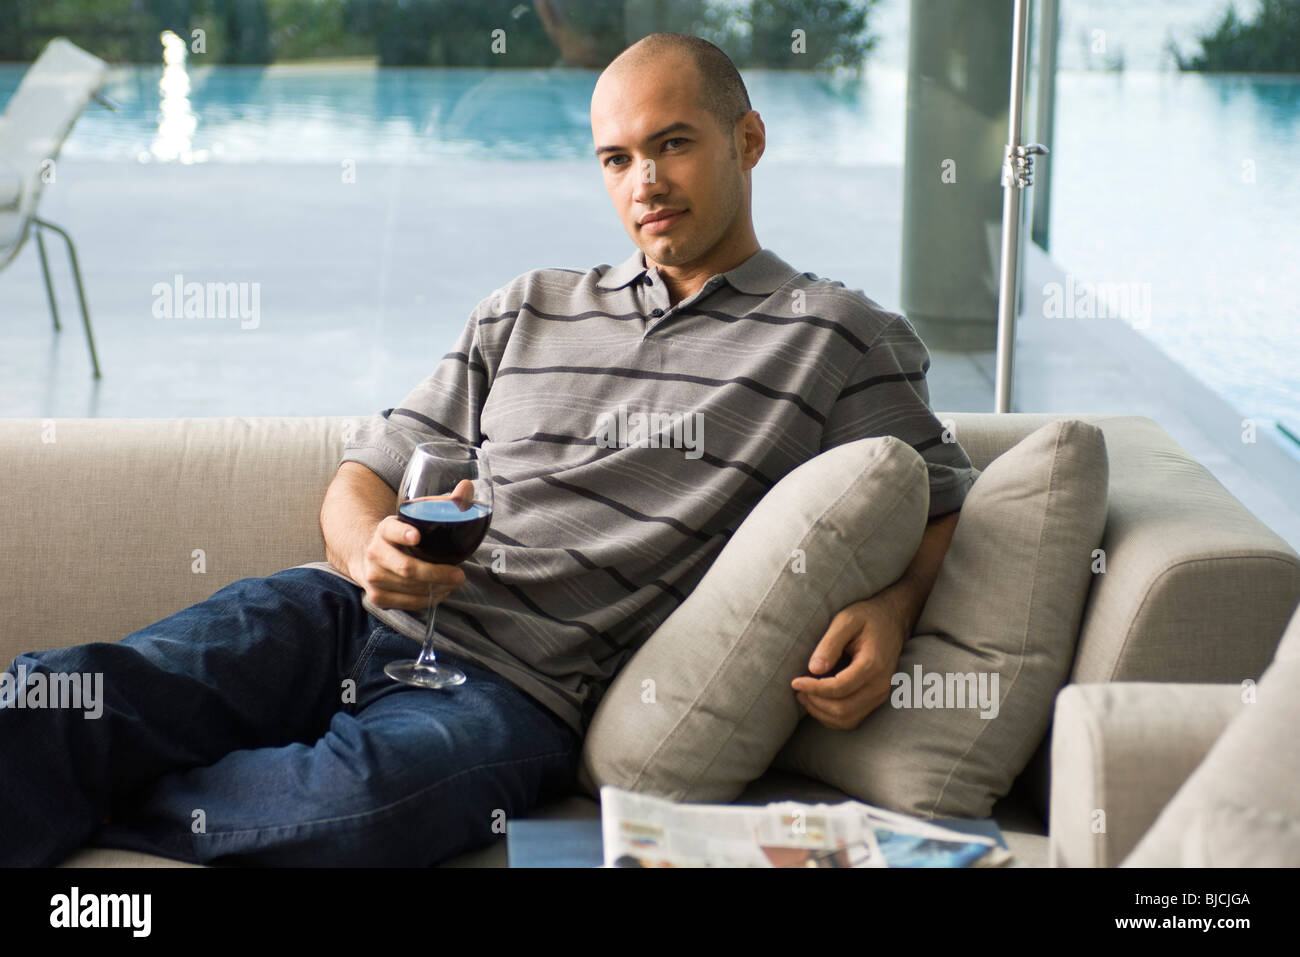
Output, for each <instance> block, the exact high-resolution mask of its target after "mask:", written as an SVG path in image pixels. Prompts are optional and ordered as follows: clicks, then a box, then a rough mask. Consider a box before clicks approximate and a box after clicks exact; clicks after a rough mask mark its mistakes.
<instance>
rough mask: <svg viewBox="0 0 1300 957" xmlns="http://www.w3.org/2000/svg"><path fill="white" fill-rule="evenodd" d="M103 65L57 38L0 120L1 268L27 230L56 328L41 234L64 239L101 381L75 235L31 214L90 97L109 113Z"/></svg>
mask: <svg viewBox="0 0 1300 957" xmlns="http://www.w3.org/2000/svg"><path fill="white" fill-rule="evenodd" d="M107 72H108V66H107V64H105V63H104V61H103V60H101V59H99V58H98V57H96V56H93V55H92V54H89V53H87V52H86V51H85V50H83V49H81V48H80V47H78V46H76V45H74V44H72V43H69V42H68V41H67V40H65V39H63V38H62V37H56V38H55V39H53V40H51V41H50V42H49V43H48V44H46V46H45V49H44V50H42V51H41V55H40V56H39V57H37V58H36V62H35V63H33V64H32V65H31V67H30V68H29V69H28V70H27V72H26V73H25V74H23V79H22V82H21V83H20V84H19V85H18V89H17V90H15V91H14V94H13V96H11V97H10V98H9V103H8V105H7V106H6V107H5V112H4V116H3V117H0V270H3V269H4V267H5V266H7V265H9V263H11V262H13V260H14V259H15V258H16V257H17V256H18V253H19V252H20V251H21V250H22V248H23V243H24V241H25V240H26V239H27V235H28V233H33V232H34V233H35V234H36V248H37V250H38V252H39V253H40V257H41V272H42V274H43V275H44V277H45V293H46V295H47V296H48V297H49V301H50V314H51V316H52V317H53V319H54V328H55V331H59V330H61V329H62V326H61V325H60V324H59V307H58V303H57V302H56V300H55V298H54V283H53V282H52V281H51V280H50V264H49V260H48V258H47V257H46V255H45V240H44V238H43V237H42V235H41V233H42V232H43V230H46V229H48V230H51V231H52V232H55V233H58V234H59V235H60V236H62V237H63V241H64V242H65V243H67V246H68V259H69V261H70V262H71V264H72V276H73V278H74V279H75V280H76V283H77V297H78V299H79V300H80V303H81V321H82V323H83V324H84V325H85V327H86V343H87V345H89V347H90V363H91V367H92V368H93V370H94V375H95V378H96V379H98V378H99V377H100V376H99V357H98V356H97V355H96V354H95V339H94V336H92V335H91V332H90V313H89V312H88V311H87V309H86V291H85V289H84V287H83V286H82V283H81V268H80V267H79V266H78V264H77V250H76V248H75V247H74V246H73V244H72V237H71V236H69V235H68V234H67V232H65V231H64V230H63V229H61V228H60V227H58V226H56V225H54V224H53V223H51V222H48V221H46V220H44V219H41V218H40V217H39V216H37V215H36V209H37V205H38V204H39V203H40V198H41V188H42V187H43V186H44V185H45V183H46V182H47V181H48V177H49V174H50V171H51V170H52V169H53V167H52V165H51V164H52V163H53V161H54V159H55V157H57V156H58V154H59V150H60V149H61V148H62V147H63V141H64V140H65V139H67V137H68V133H69V132H71V131H72V125H73V124H74V123H75V122H76V121H77V117H79V116H80V115H81V112H82V110H84V109H85V108H86V104H87V103H88V102H90V100H91V99H95V100H98V101H99V102H100V103H102V104H103V105H104V106H107V107H108V108H109V109H114V107H113V105H112V104H111V103H109V102H108V101H107V100H106V99H104V98H103V97H102V96H100V94H99V89H100V87H101V86H102V85H103V83H104V77H105V75H106V74H107Z"/></svg>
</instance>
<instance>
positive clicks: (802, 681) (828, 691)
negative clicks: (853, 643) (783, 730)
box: [790, 649, 876, 698]
mask: <svg viewBox="0 0 1300 957" xmlns="http://www.w3.org/2000/svg"><path fill="white" fill-rule="evenodd" d="M874 665H875V662H874V661H873V659H872V657H871V655H870V653H869V652H868V651H866V650H863V649H859V653H858V654H857V655H854V657H853V660H852V661H850V662H849V663H848V665H846V666H845V668H844V670H843V671H838V672H836V673H835V674H833V675H831V676H829V677H827V678H810V677H808V676H807V675H800V676H799V677H797V678H795V679H794V681H792V682H790V687H792V688H794V690H795V691H806V692H808V693H809V694H816V695H821V696H822V697H823V698H847V697H848V696H849V695H852V694H856V693H857V692H858V691H860V690H862V688H864V687H866V685H867V683H868V682H869V681H870V680H871V679H872V677H873V676H874V673H875V670H876V669H875V667H874Z"/></svg>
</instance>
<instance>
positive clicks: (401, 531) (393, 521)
mask: <svg viewBox="0 0 1300 957" xmlns="http://www.w3.org/2000/svg"><path fill="white" fill-rule="evenodd" d="M376 531H378V532H379V536H380V537H381V538H382V539H383V540H384V541H386V542H391V543H393V544H394V545H414V544H416V543H417V542H419V541H420V530H419V529H418V528H416V527H415V526H414V525H412V524H411V523H410V522H404V521H402V520H401V519H400V518H398V517H397V516H396V515H389V516H388V517H387V518H385V519H384V520H383V521H381V522H380V523H379V525H378V526H377V527H376Z"/></svg>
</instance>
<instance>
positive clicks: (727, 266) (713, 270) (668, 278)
mask: <svg viewBox="0 0 1300 957" xmlns="http://www.w3.org/2000/svg"><path fill="white" fill-rule="evenodd" d="M762 248H763V247H762V246H760V245H759V243H758V240H757V239H752V241H751V242H748V243H745V244H744V245H743V246H741V247H739V249H737V250H736V251H735V252H728V253H726V254H724V255H717V256H713V257H710V259H709V260H708V261H707V262H704V263H700V264H692V265H689V266H659V267H658V268H659V275H660V277H661V278H662V279H663V281H664V285H665V286H667V287H668V301H669V302H670V303H671V304H672V305H674V306H675V305H677V304H678V303H679V302H681V301H682V300H683V299H687V298H689V297H690V296H693V295H695V293H697V292H699V290H700V288H701V287H703V285H704V284H705V283H706V282H708V280H709V278H710V277H712V276H718V275H721V274H722V273H724V272H728V271H729V270H732V269H735V268H736V267H737V266H739V265H740V264H741V263H743V262H745V261H746V260H747V259H749V258H750V257H751V256H753V255H754V254H755V253H757V252H758V251H759V250H761V249H762ZM641 259H642V261H643V262H645V263H646V265H647V266H649V265H651V264H652V262H653V261H652V260H651V259H650V257H649V256H646V255H645V254H644V253H642V254H641Z"/></svg>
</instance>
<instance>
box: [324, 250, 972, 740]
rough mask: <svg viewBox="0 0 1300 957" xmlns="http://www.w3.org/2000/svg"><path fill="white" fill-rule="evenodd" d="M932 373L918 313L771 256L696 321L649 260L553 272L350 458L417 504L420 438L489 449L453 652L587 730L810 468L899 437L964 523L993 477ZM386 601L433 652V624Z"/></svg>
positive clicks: (353, 445) (455, 617)
mask: <svg viewBox="0 0 1300 957" xmlns="http://www.w3.org/2000/svg"><path fill="white" fill-rule="evenodd" d="M929 367H930V356H929V353H928V352H927V350H926V348H925V346H924V345H923V344H922V342H921V341H920V339H919V338H918V337H917V335H916V333H915V331H914V330H913V328H912V326H911V325H910V323H908V321H907V320H906V319H905V318H904V317H902V316H900V315H897V314H895V313H891V312H888V311H887V310H885V309H883V308H881V307H880V306H879V305H877V304H876V303H874V302H872V301H871V300H870V299H868V298H867V297H866V296H865V295H864V294H863V293H862V292H860V291H858V290H850V289H846V288H845V287H844V284H843V283H840V282H834V281H831V280H827V279H821V278H819V277H817V276H815V275H813V274H811V273H801V272H799V271H797V270H796V269H794V268H792V267H791V266H790V265H788V264H787V263H786V262H785V261H784V260H782V259H781V258H780V257H779V256H777V255H776V254H775V253H773V252H772V251H771V250H768V249H763V250H760V251H759V252H757V253H755V254H754V255H752V256H751V257H750V258H749V259H747V260H745V262H743V263H741V264H740V265H739V266H736V267H735V268H734V269H731V270H728V271H727V272H725V273H723V274H721V275H715V276H713V277H711V278H710V279H709V280H708V281H707V282H705V283H704V285H703V287H701V288H700V290H699V291H698V292H696V293H695V294H694V295H692V296H689V297H687V298H685V299H683V300H681V301H680V302H678V303H677V304H676V305H673V304H672V303H671V302H670V300H669V294H668V288H667V287H666V286H665V285H664V281H663V279H662V277H661V276H660V275H659V274H658V271H657V270H656V269H653V268H652V269H647V268H646V264H645V260H644V258H643V256H642V254H641V252H640V250H637V251H636V252H634V253H633V254H632V255H631V256H629V257H628V258H627V259H626V260H625V261H624V262H623V263H622V264H620V265H618V266H613V267H611V266H609V265H600V266H596V267H595V268H594V269H590V270H588V271H586V272H583V271H581V270H574V269H537V270H533V271H531V272H528V273H525V274H523V275H520V276H518V277H516V278H515V279H513V280H511V281H510V282H509V283H507V284H506V285H505V286H503V287H502V288H500V289H498V290H496V291H495V292H494V293H493V294H492V295H490V296H488V297H487V298H486V299H484V300H482V301H481V302H480V303H479V304H478V305H477V306H476V307H475V309H474V310H473V312H472V313H471V314H470V317H469V321H468V322H467V323H466V325H465V328H464V330H463V331H462V333H461V335H460V338H459V340H458V341H457V342H456V344H455V346H454V348H453V349H452V350H451V352H449V353H447V355H445V356H444V357H443V358H442V360H441V361H440V362H439V364H438V366H437V368H436V369H434V371H433V374H432V375H430V376H429V377H428V378H427V379H425V380H424V381H423V382H421V383H420V384H419V385H417V386H416V387H415V388H414V389H412V390H411V392H410V393H409V394H408V395H407V396H406V397H405V398H404V399H402V401H401V403H400V404H398V405H397V406H395V407H394V408H391V409H385V410H384V411H382V412H380V413H378V414H376V415H375V416H373V417H372V418H371V419H369V420H368V421H366V422H365V423H364V424H363V425H362V427H361V428H359V429H358V430H357V431H356V432H355V433H354V434H353V436H352V437H351V439H350V440H349V441H348V443H347V444H346V446H345V451H344V454H343V458H342V461H344V462H358V463H360V464H361V465H364V466H366V467H368V468H369V469H371V470H372V471H374V472H375V473H377V474H378V475H379V476H380V477H381V478H383V479H384V481H385V482H387V483H388V484H389V485H390V486H392V487H393V488H394V489H397V488H398V487H399V485H400V482H401V478H402V472H403V469H404V468H405V465H406V462H407V459H408V458H409V456H410V454H411V450H412V449H413V448H414V447H415V445H416V444H418V443H420V442H424V441H429V440H432V439H439V438H454V439H460V440H463V441H465V442H469V443H473V444H475V445H479V446H481V447H482V448H483V449H485V450H487V451H488V461H489V464H490V466H491V469H492V471H493V473H494V489H495V491H494V494H495V511H494V513H493V515H492V521H491V527H490V529H489V531H488V533H487V537H486V538H485V539H484V541H483V544H482V545H481V546H480V547H479V549H478V551H477V552H475V554H474V556H473V557H472V558H471V559H470V560H468V561H467V562H466V563H465V564H464V565H462V566H461V567H462V570H463V571H464V572H465V576H466V582H465V584H464V585H462V586H461V587H460V588H458V589H456V590H455V591H453V592H452V593H451V595H450V596H449V597H448V598H447V599H445V600H444V601H443V602H442V603H441V604H440V605H439V606H438V612H437V632H438V634H437V636H436V638H435V648H436V649H437V650H440V651H446V652H449V653H451V654H453V655H461V656H464V657H467V658H469V659H471V660H473V661H476V662H477V663H479V664H481V665H483V666H485V667H487V668H489V669H491V670H493V671H495V672H497V673H498V674H500V675H502V676H503V677H505V678H506V679H507V680H509V681H511V682H512V683H513V684H515V685H516V686H518V687H519V688H520V689H522V690H523V691H525V692H526V693H528V694H529V695H531V696H533V697H534V698H536V699H537V700H538V701H539V702H540V703H541V704H543V705H544V706H546V707H547V708H548V709H550V710H551V711H552V712H554V713H555V714H556V715H557V716H559V717H560V718H561V719H562V720H563V721H565V722H566V723H567V724H568V725H570V726H571V727H572V728H574V730H576V731H577V732H578V733H579V734H583V733H585V731H586V728H587V726H588V724H589V722H590V720H591V717H592V714H593V712H594V710H595V707H596V704H597V703H598V701H599V700H600V697H601V695H602V694H603V692H604V690H605V687H606V686H607V684H608V683H609V681H610V679H611V678H612V677H613V676H614V674H615V672H617V671H618V669H619V668H620V667H621V666H622V665H623V664H624V663H625V662H626V661H627V660H628V658H630V657H631V655H632V653H633V652H634V651H635V650H636V649H637V647H638V646H640V645H641V644H642V643H643V642H644V641H645V640H646V639H647V638H648V637H649V636H650V635H651V634H652V633H653V632H654V630H655V629H656V628H657V627H658V626H659V624H660V623H662V622H663V621H664V620H665V619H666V618H667V617H668V616H669V615H670V614H671V613H672V612H673V610H674V609H675V608H677V606H678V605H680V604H681V603H682V602H683V601H684V600H685V598H686V596H687V595H689V594H690V592H691V590H692V589H693V588H694V587H695V586H696V584H697V583H698V582H699V580H700V578H701V577H702V576H703V575H704V573H705V571H707V569H708V568H709V565H710V564H711V563H712V561H713V559H714V558H715V557H716V556H717V554H718V552H719V551H720V550H721V548H722V547H723V545H725V544H726V542H727V539H728V538H729V537H730V536H731V534H732V533H733V532H734V531H735V530H736V528H737V527H738V526H739V524H740V523H741V521H743V520H744V518H745V516H746V515H747V514H748V513H749V511H750V510H751V509H752V508H753V507H754V505H755V504H756V503H757V502H758V501H759V499H760V498H762V496H763V494H764V493H765V492H766V491H767V490H768V489H770V488H771V487H772V486H773V485H774V484H775V483H776V482H777V481H778V480H779V479H780V478H781V477H782V476H783V475H785V474H786V473H787V472H789V471H790V470H791V469H793V468H795V467H796V466H797V465H799V464H800V463H802V462H804V461H806V460H807V459H808V458H810V457H812V456H814V455H816V454H817V453H818V452H820V451H823V450H825V449H828V448H831V447H832V446H835V445H838V444H840V443H842V442H849V441H853V440H855V439H861V438H867V437H869V436H880V435H894V436H897V437H899V438H900V439H902V440H903V441H905V442H907V443H908V444H909V445H911V446H912V447H913V448H915V449H916V450H917V452H919V453H920V454H921V455H922V456H923V458H924V459H925V460H926V463H927V466H928V470H929V482H930V515H931V517H933V516H937V515H943V514H946V513H948V512H952V511H954V510H956V509H958V508H960V507H961V504H962V501H963V499H964V498H965V496H966V493H967V492H968V490H969V488H970V486H971V485H972V483H973V482H974V480H975V477H976V475H977V474H978V472H977V471H976V470H975V469H973V468H972V467H971V463H970V460H969V458H968V457H967V455H966V453H965V451H964V450H963V449H962V448H961V446H960V445H959V444H958V443H956V442H953V441H948V442H945V441H943V437H942V436H943V428H942V426H941V425H940V423H939V421H938V420H937V419H936V418H935V416H934V414H933V412H932V411H931V409H930V406H929V392H928V389H927V387H926V381H925V374H926V372H927V370H928V369H929ZM313 566H314V567H323V568H326V569H329V566H328V565H327V564H325V563H313ZM330 570H332V569H330ZM336 574H337V572H336ZM862 597H863V598H867V597H870V596H868V595H863V596H862ZM366 605H367V609H368V610H369V611H370V612H371V613H372V614H374V615H376V617H378V618H380V619H381V620H383V621H385V622H386V623H388V624H390V625H391V626H392V627H394V628H396V629H397V630H399V631H401V632H402V633H404V634H407V635H409V636H411V637H412V638H422V637H423V624H422V620H421V618H420V617H417V616H416V615H414V614H411V613H408V612H404V611H397V610H392V609H378V608H376V607H375V606H373V605H371V604H370V603H369V602H368V601H367V602H366Z"/></svg>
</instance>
